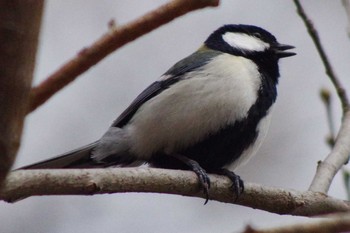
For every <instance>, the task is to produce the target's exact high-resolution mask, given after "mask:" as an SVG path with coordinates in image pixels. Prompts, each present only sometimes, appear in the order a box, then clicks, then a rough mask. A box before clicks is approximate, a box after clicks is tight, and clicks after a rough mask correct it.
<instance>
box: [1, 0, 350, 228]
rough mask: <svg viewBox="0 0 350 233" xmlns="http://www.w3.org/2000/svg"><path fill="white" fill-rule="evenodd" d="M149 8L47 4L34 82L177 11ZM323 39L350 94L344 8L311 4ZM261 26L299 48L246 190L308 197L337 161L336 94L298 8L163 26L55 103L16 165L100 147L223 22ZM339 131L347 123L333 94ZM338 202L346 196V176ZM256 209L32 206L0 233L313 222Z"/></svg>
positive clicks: (271, 7)
mask: <svg viewBox="0 0 350 233" xmlns="http://www.w3.org/2000/svg"><path fill="white" fill-rule="evenodd" d="M166 2H167V1H166V0H149V1H137V0H129V1H122V0H120V1H107V0H101V1H92V0H75V1H47V2H46V7H45V14H44V18H43V25H42V31H41V40H40V50H39V54H38V60H37V67H36V72H35V80H34V85H36V84H38V83H40V82H41V81H43V80H44V79H45V78H46V77H47V76H48V75H50V74H51V73H52V72H53V71H55V70H56V69H57V68H58V67H59V66H60V65H61V64H63V63H64V62H65V61H67V60H68V59H70V58H72V57H73V56H74V55H75V54H76V53H77V52H78V51H79V50H81V49H82V48H83V47H84V46H88V45H90V44H91V43H92V42H94V41H95V40H96V39H97V38H99V37H100V36H101V35H102V34H104V33H106V32H107V30H108V27H107V24H108V22H109V21H110V20H111V19H115V21H116V23H117V25H123V24H125V23H127V22H129V21H131V20H133V19H135V18H137V17H139V16H141V15H143V14H144V13H146V12H148V11H150V10H152V9H155V8H157V7H158V6H160V5H162V4H164V3H166ZM303 5H304V7H305V10H306V11H307V13H308V15H309V16H310V17H311V18H312V20H313V22H314V24H315V26H316V28H317V29H318V30H319V33H320V37H321V39H322V43H323V45H324V47H325V48H326V51H327V53H328V55H329V58H330V59H331V62H332V64H333V66H334V68H335V70H336V73H337V74H338V75H339V77H340V78H341V81H342V83H343V84H344V86H345V87H346V88H347V90H348V91H349V92H350V79H349V78H348V77H349V72H350V67H349V61H350V53H349V50H350V41H349V37H348V35H347V16H346V14H345V9H344V8H343V6H342V3H341V1H329V0H328V1H326V0H322V1H320V0H309V1H303ZM231 23H232V24H236V23H243V24H253V25H257V26H261V27H263V28H265V29H267V30H269V31H270V32H272V34H274V35H275V36H276V37H277V39H278V40H279V41H280V42H281V43H286V44H292V45H295V46H296V49H295V51H296V52H297V53H298V55H297V56H295V57H291V58H288V59H283V60H281V62H280V71H281V78H280V84H279V87H278V90H279V96H278V99H277V103H276V105H275V109H274V115H273V118H272V122H271V127H270V131H269V134H268V136H267V138H266V140H265V142H264V144H263V146H262V148H261V149H260V151H259V152H258V154H257V155H256V157H254V158H253V159H252V160H251V161H250V162H249V163H248V164H247V165H246V166H245V167H242V168H240V169H239V170H238V171H237V173H238V174H239V175H241V177H242V178H243V180H245V181H247V182H254V183H260V184H264V185H269V186H277V187H284V188H290V189H297V190H305V189H307V188H308V186H309V184H310V182H311V180H312V178H313V175H314V173H315V169H316V163H317V161H318V160H320V159H324V158H325V156H326V155H327V154H328V152H329V148H328V146H327V145H326V143H325V137H326V135H327V134H328V132H329V130H328V125H327V119H326V112H325V108H324V105H323V104H322V102H321V100H320V98H319V90H320V88H322V87H325V88H329V89H330V90H331V91H332V93H334V89H333V87H332V85H331V84H330V81H329V80H328V78H327V76H326V75H325V73H324V68H323V66H322V63H321V61H320V58H319V56H318V54H317V52H316V50H315V48H314V45H313V43H312V42H311V39H310V38H309V36H308V34H307V32H306V29H305V27H304V24H303V23H302V21H301V19H300V18H299V17H298V16H297V14H296V11H295V6H294V4H293V2H292V1H276V0H270V1H267V0H266V1H253V0H244V1H243V0H242V1H238V0H235V1H233V0H222V1H221V4H220V6H219V7H218V8H207V9H204V10H199V11H196V12H193V13H189V14H187V15H185V16H184V17H181V18H179V19H176V20H174V21H173V22H171V23H169V24H167V25H165V26H162V27H161V28H159V29H157V30H155V31H153V32H151V33H149V34H147V35H146V36H143V37H141V38H139V39H138V40H136V41H134V42H132V43H130V44H128V45H127V46H125V47H123V48H122V49H120V50H118V51H117V52H115V53H113V54H112V55H110V56H109V57H107V58H106V59H104V60H103V61H102V62H100V63H99V64H97V65H96V66H94V67H92V68H91V69H90V70H89V71H88V72H86V73H84V74H83V75H81V76H80V77H79V78H78V79H77V80H76V81H75V82H73V83H72V84H71V85H69V86H68V87H66V88H65V89H64V90H63V91H61V92H59V93H58V94H56V95H55V96H54V97H53V98H51V99H50V101H48V102H47V103H46V104H45V105H43V106H42V107H40V108H39V109H38V110H36V111H35V112H33V113H32V114H30V115H29V116H28V118H27V120H26V126H25V131H24V135H23V143H22V146H21V150H20V153H19V155H18V157H17V161H16V165H15V166H16V167H19V166H23V165H26V164H29V163H33V162H36V161H38V160H42V159H46V158H49V157H51V156H54V155H57V154H60V153H63V152H66V151H68V150H71V149H74V148H76V147H79V146H82V145H85V144H87V143H90V142H92V141H94V140H96V139H98V138H99V137H100V136H101V135H102V134H103V133H104V132H105V130H106V129H107V127H108V126H109V125H110V124H111V123H112V121H113V120H114V119H115V118H116V117H117V116H118V115H119V114H120V113H121V112H122V111H123V110H124V109H125V108H126V107H127V106H128V105H129V104H130V102H131V101H132V100H133V99H134V98H135V97H136V96H137V95H138V94H139V93H140V92H141V91H142V90H143V89H144V88H145V87H146V86H148V85H149V84H150V83H151V82H153V81H155V80H156V79H157V78H158V77H159V76H160V75H161V74H163V73H164V72H165V71H166V70H167V69H168V68H169V67H170V66H172V65H173V64H174V63H175V62H177V61H178V60H180V59H182V58H183V57H185V56H187V55H189V54H190V53H192V52H193V51H195V50H196V49H197V48H198V47H199V46H200V45H201V43H202V42H203V41H204V40H205V39H206V37H207V36H208V35H209V34H210V33H211V32H212V31H214V30H215V29H216V28H218V27H219V26H222V25H223V24H231ZM333 97H334V98H333V106H334V108H333V111H334V115H335V124H336V126H337V127H339V121H340V116H341V111H340V107H339V106H340V105H339V101H338V99H337V98H336V96H335V95H333ZM330 195H332V196H335V197H338V198H346V195H345V188H344V185H343V180H342V177H341V175H339V174H338V175H337V177H336V179H335V180H334V182H333V184H332V186H331V190H330ZM306 220H308V219H307V218H302V217H291V216H280V215H277V214H271V213H267V212H264V211H260V210H254V209H251V208H247V207H242V206H237V205H232V204H224V203H219V202H215V201H210V202H209V203H208V204H207V205H205V206H204V205H203V199H199V198H187V197H181V196H173V195H161V194H144V193H140V194H135V193H126V194H112V195H96V196H60V197H58V196H54V197H31V198H28V199H25V200H22V201H20V202H18V203H15V204H7V203H4V202H0V231H1V232H6V233H8V232H9V233H12V232H13V233H17V232H27V233H40V232H51V233H59V232H65V233H70V232H74V233H83V232H84V233H85V232H104V233H112V232H130V233H131V232H146V233H148V232H149V233H151V232H168V233H172V232H174V233H175V232H201V233H209V232H227V233H229V232H239V231H240V230H242V229H244V227H245V226H246V225H247V224H251V225H252V226H254V227H258V228H263V227H272V226H279V225H285V224H287V223H294V222H300V221H306Z"/></svg>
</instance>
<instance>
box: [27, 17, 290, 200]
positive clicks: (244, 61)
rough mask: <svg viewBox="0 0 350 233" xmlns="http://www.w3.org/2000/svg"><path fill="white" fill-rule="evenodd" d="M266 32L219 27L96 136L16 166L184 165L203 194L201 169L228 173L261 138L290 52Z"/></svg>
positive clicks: (236, 182) (236, 183)
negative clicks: (281, 65)
mask: <svg viewBox="0 0 350 233" xmlns="http://www.w3.org/2000/svg"><path fill="white" fill-rule="evenodd" d="M292 48H294V47H293V46H290V45H285V44H280V43H278V42H277V40H276V38H275V37H274V36H273V35H272V34H271V33H269V32H268V31H266V30H264V29H262V28H260V27H257V26H252V25H241V24H238V25H233V24H230V25H224V26H222V27H220V28H219V29H217V30H216V31H214V32H213V33H212V34H211V35H210V36H209V37H208V39H207V40H206V41H205V42H204V44H203V45H202V46H201V47H200V48H199V49H198V50H197V51H196V52H194V53H193V54H191V55H189V56H188V57H186V58H184V59H182V60H180V61H179V62H177V63H176V64H175V65H174V66H173V67H171V68H170V69H169V70H168V71H167V72H165V73H164V74H163V75H162V76H161V77H160V79H159V80H158V81H156V82H154V83H152V84H151V85H150V86H148V87H147V88H146V89H145V90H144V91H143V92H142V93H141V94H140V95H138V96H137V97H136V99H135V100H134V101H133V102H132V103H131V104H130V106H129V107H128V108H127V109H126V110H125V111H124V112H123V113H122V114H121V115H120V116H119V117H118V118H117V119H116V120H115V121H114V122H113V124H112V125H111V126H110V127H109V129H108V130H107V132H106V133H105V134H104V135H103V136H102V137H101V138H100V139H99V140H97V141H95V142H93V143H91V144H89V145H86V146H83V147H81V148H78V149H76V150H73V151H70V152H68V153H65V154H63V155H60V156H57V157H54V158H52V159H48V160H45V161H42V162H39V163H36V164H33V165H29V166H25V167H22V168H20V169H47V168H97V167H110V166H120V167H125V166H130V167H131V166H139V165H141V164H143V163H148V164H149V166H151V167H158V168H169V169H183V170H192V171H193V172H195V173H196V175H197V176H198V179H199V183H200V185H201V187H202V189H203V191H204V194H205V195H206V198H207V199H206V202H207V201H208V199H209V196H208V192H209V189H210V180H209V177H208V175H207V173H213V174H220V175H225V176H227V177H228V178H230V180H231V181H232V183H233V184H232V189H233V191H234V192H235V194H236V197H238V196H239V195H240V194H241V193H242V192H243V190H244V183H243V181H242V180H241V178H240V177H239V176H238V175H236V174H235V173H234V172H233V171H234V169H235V168H236V167H237V166H239V165H240V164H242V163H244V162H246V161H247V160H248V159H249V158H251V157H252V155H254V154H255V153H256V151H257V149H258V148H259V146H260V145H261V143H262V140H263V138H264V137H265V135H266V132H267V129H268V125H269V121H270V115H271V110H272V106H273V104H274V102H275V100H276V97H277V90H276V86H277V83H278V78H279V69H278V61H279V59H280V58H284V57H290V56H294V55H296V54H295V53H293V52H289V51H287V50H289V49H292Z"/></svg>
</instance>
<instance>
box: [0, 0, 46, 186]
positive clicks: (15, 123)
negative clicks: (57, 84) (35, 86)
mask: <svg viewBox="0 0 350 233" xmlns="http://www.w3.org/2000/svg"><path fill="white" fill-rule="evenodd" d="M42 11H43V1H42V0H37V1H32V0H28V1H20V0H3V1H0V113H1V114H0V125H1V134H0V186H1V184H2V182H3V181H4V179H5V177H6V175H7V173H8V172H9V170H10V168H11V166H12V164H13V161H14V159H15V155H16V153H17V150H18V148H19V145H20V138H21V134H22V126H23V120H24V117H25V114H26V111H27V107H28V100H29V91H30V86H31V82H32V77H33V70H34V65H35V55H36V51H37V45H38V36H39V29H40V24H41V16H42Z"/></svg>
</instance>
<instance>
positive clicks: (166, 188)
mask: <svg viewBox="0 0 350 233" xmlns="http://www.w3.org/2000/svg"><path fill="white" fill-rule="evenodd" d="M210 179H211V184H212V185H211V189H210V198H211V199H212V200H216V201H220V202H225V203H235V202H234V200H235V196H234V193H233V192H232V191H231V182H230V180H229V179H228V178H226V177H222V176H217V175H210ZM125 192H152V193H167V194H177V195H183V196H196V197H201V198H205V196H204V195H203V192H202V191H201V190H200V188H199V185H198V180H197V177H196V175H195V174H194V173H193V172H190V171H180V170H167V169H150V168H106V169H57V170H18V171H14V172H12V173H11V174H10V175H9V176H8V178H7V181H6V184H5V186H4V189H3V191H2V192H1V193H0V199H1V200H5V201H7V202H15V201H18V200H20V199H23V198H27V197H30V196H40V195H94V194H105V193H125ZM235 204H239V205H243V206H248V207H251V208H256V209H261V210H265V211H269V212H273V213H278V214H290V215H299V216H300V215H301V216H314V215H320V214H327V213H333V212H339V211H349V210H350V203H349V202H347V201H343V200H338V199H335V198H332V197H329V196H327V195H324V194H322V193H314V192H309V191H308V192H299V191H295V190H284V189H280V188H272V187H264V186H261V185H257V184H247V183H246V185H245V191H244V193H243V194H242V195H241V196H240V198H239V199H238V201H237V203H235Z"/></svg>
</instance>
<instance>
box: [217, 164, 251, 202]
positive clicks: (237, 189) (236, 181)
mask: <svg viewBox="0 0 350 233" xmlns="http://www.w3.org/2000/svg"><path fill="white" fill-rule="evenodd" d="M217 174H219V175H224V176H227V177H228V178H229V179H230V180H231V182H232V185H231V189H232V191H233V192H234V194H235V196H236V197H235V200H234V201H235V202H236V201H237V200H238V198H239V197H240V195H241V194H242V193H243V192H244V182H243V180H242V179H241V177H240V176H239V175H236V174H235V173H234V172H232V171H229V170H227V169H224V168H223V169H220V170H219V171H218V173H217Z"/></svg>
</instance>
